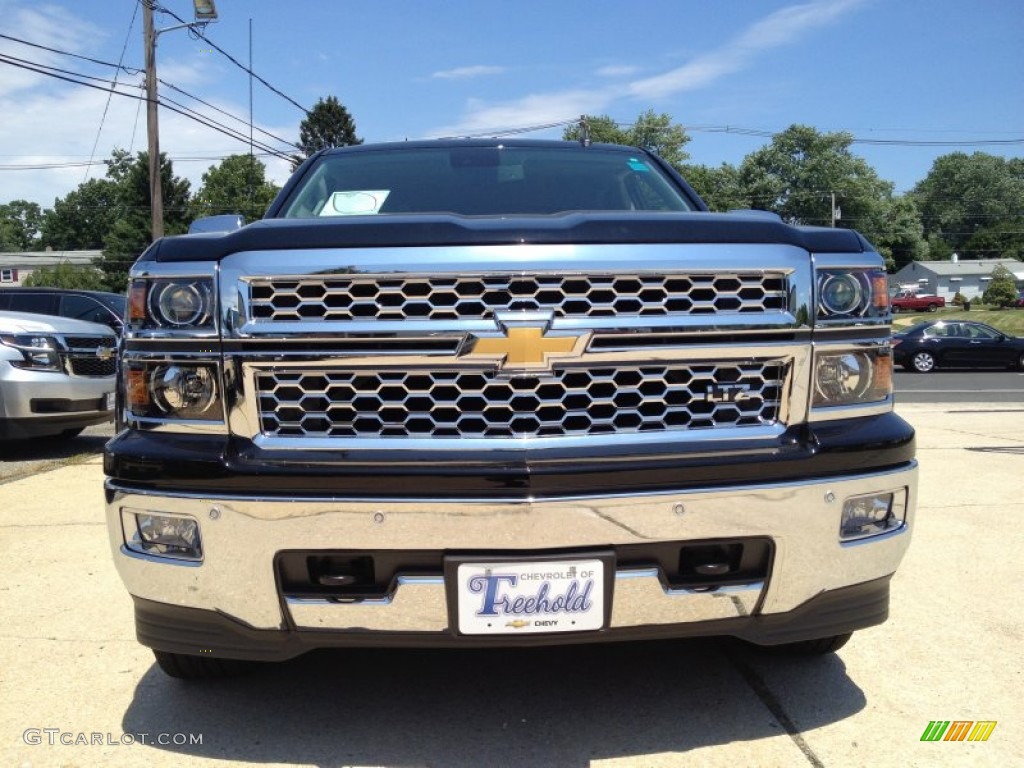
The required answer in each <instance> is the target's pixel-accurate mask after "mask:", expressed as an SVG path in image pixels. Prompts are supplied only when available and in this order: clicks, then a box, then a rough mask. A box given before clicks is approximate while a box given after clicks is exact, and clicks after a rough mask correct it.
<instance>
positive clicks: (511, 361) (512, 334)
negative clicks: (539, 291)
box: [467, 326, 590, 368]
mask: <svg viewBox="0 0 1024 768" xmlns="http://www.w3.org/2000/svg"><path fill="white" fill-rule="evenodd" d="M589 338H590V334H589V333H584V334H580V335H578V336H545V335H544V328H543V327H540V326H518V327H515V326H514V327H511V328H509V329H508V330H507V332H506V335H505V336H500V337H495V338H477V339H476V343H474V344H473V346H472V348H471V349H470V351H469V352H468V353H467V354H468V356H474V357H485V356H495V355H498V356H504V361H503V367H506V368H550V367H551V360H552V359H553V358H569V357H579V356H580V355H582V354H583V352H584V351H585V350H586V347H587V341H588V340H589Z"/></svg>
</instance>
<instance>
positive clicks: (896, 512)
mask: <svg viewBox="0 0 1024 768" xmlns="http://www.w3.org/2000/svg"><path fill="white" fill-rule="evenodd" d="M902 499H903V494H902V493H901V494H895V493H893V492H891V491H890V492H888V493H872V494H868V495H866V496H853V497H851V498H849V499H847V500H846V501H845V502H843V512H842V518H841V520H840V522H839V539H840V540H841V541H849V540H851V539H863V538H866V537H868V536H877V535H878V534H880V533H886V532H888V531H892V530H895V529H896V528H899V527H900V526H902V525H903V516H904V510H905V508H906V507H905V504H903V503H902Z"/></svg>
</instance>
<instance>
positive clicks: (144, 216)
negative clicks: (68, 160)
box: [98, 152, 190, 293]
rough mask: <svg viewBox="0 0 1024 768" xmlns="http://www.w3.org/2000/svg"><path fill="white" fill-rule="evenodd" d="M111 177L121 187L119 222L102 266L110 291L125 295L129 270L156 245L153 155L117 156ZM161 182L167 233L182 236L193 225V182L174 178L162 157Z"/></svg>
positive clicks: (106, 240) (106, 243)
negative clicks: (151, 185) (151, 191)
mask: <svg viewBox="0 0 1024 768" xmlns="http://www.w3.org/2000/svg"><path fill="white" fill-rule="evenodd" d="M107 175H108V176H109V177H110V178H111V180H112V181H114V182H115V183H116V184H117V196H116V206H117V213H118V216H117V220H116V221H115V222H114V224H113V226H112V227H111V229H110V230H109V231H108V232H107V234H106V236H105V237H104V238H103V256H102V257H101V258H100V259H99V260H98V266H99V268H100V269H101V270H102V272H103V276H104V277H103V279H104V283H105V284H106V286H107V288H108V290H111V291H114V292H115V293H121V292H123V291H125V290H126V289H127V286H128V270H129V269H130V268H131V265H132V264H133V263H134V262H135V260H136V259H137V258H138V257H139V255H140V254H141V253H142V252H143V251H144V250H145V249H146V247H147V246H148V245H149V244H150V242H151V241H152V235H151V232H152V227H151V214H150V198H149V155H148V153H146V152H139V153H138V154H137V155H136V156H135V158H134V159H133V160H129V159H127V157H126V156H125V154H124V153H120V154H119V153H117V152H115V154H114V159H113V160H112V161H111V162H110V163H109V164H108V172H107ZM160 180H161V184H162V185H163V197H164V231H165V232H166V233H167V234H168V235H174V234H182V233H184V232H186V231H187V229H188V223H189V220H190V219H189V182H188V180H187V179H181V178H178V177H177V176H175V175H174V169H173V167H172V166H171V162H170V161H169V160H168V159H167V157H166V156H165V155H164V154H163V153H161V155H160Z"/></svg>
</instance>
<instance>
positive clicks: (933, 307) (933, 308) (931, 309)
mask: <svg viewBox="0 0 1024 768" xmlns="http://www.w3.org/2000/svg"><path fill="white" fill-rule="evenodd" d="M928 311H929V312H938V311H939V305H938V304H929V305H928Z"/></svg>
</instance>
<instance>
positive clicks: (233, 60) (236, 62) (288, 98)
mask: <svg viewBox="0 0 1024 768" xmlns="http://www.w3.org/2000/svg"><path fill="white" fill-rule="evenodd" d="M139 2H147V0H139ZM153 7H154V9H155V10H157V11H159V12H160V13H166V14H167V15H168V16H171V17H173V18H175V19H177V20H178V21H179V22H180V23H182V24H188V22H187V21H185V20H184V19H183V18H181V16H179V15H178V14H176V13H175V12H174V11H172V10H170V9H169V8H164V7H163V6H161V5H157V4H156V3H155V2H154V3H153ZM189 34H193V35H195V36H196V37H198V38H199V39H200V40H203V41H205V42H207V43H209V44H210V46H212V47H213V48H214V49H215V50H216V51H217V52H218V53H220V54H221V55H222V56H224V58H226V59H227V60H228V61H230V62H231V63H232V64H234V65H235V66H236V67H238V68H239V69H240V70H242V71H243V72H245V73H246V74H248V75H250V76H251V77H254V78H256V79H257V80H259V81H260V82H261V83H262V84H263V85H264V86H266V87H267V88H269V89H270V90H271V91H273V92H274V93H276V94H277V95H278V96H280V97H281V98H282V99H284V100H285V101H287V102H288V103H290V104H292V105H294V106H295V107H298V108H299V109H300V110H302V112H304V113H305V114H307V115H308V114H309V110H308V109H306V108H305V107H304V106H302V105H301V104H299V102H297V101H295V99H293V98H292V97H291V96H289V95H288V94H286V93H284V92H283V91H281V90H279V89H277V88H275V87H274V86H272V85H271V84H270V83H268V82H267V81H266V80H264V79H263V78H262V77H260V76H259V75H257V74H256V73H255V72H253V71H252V70H251V69H249V67H247V66H245V65H244V64H242V62H240V61H239V60H238V59H236V58H235V57H234V56H232V55H231V54H230V53H228V52H227V51H225V50H224V49H223V48H221V47H220V46H219V45H217V44H216V43H215V42H213V40H211V39H210V38H208V37H207V36H206V35H205V34H203V32H202V31H201V30H199V29H196V28H194V27H190V28H189Z"/></svg>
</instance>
